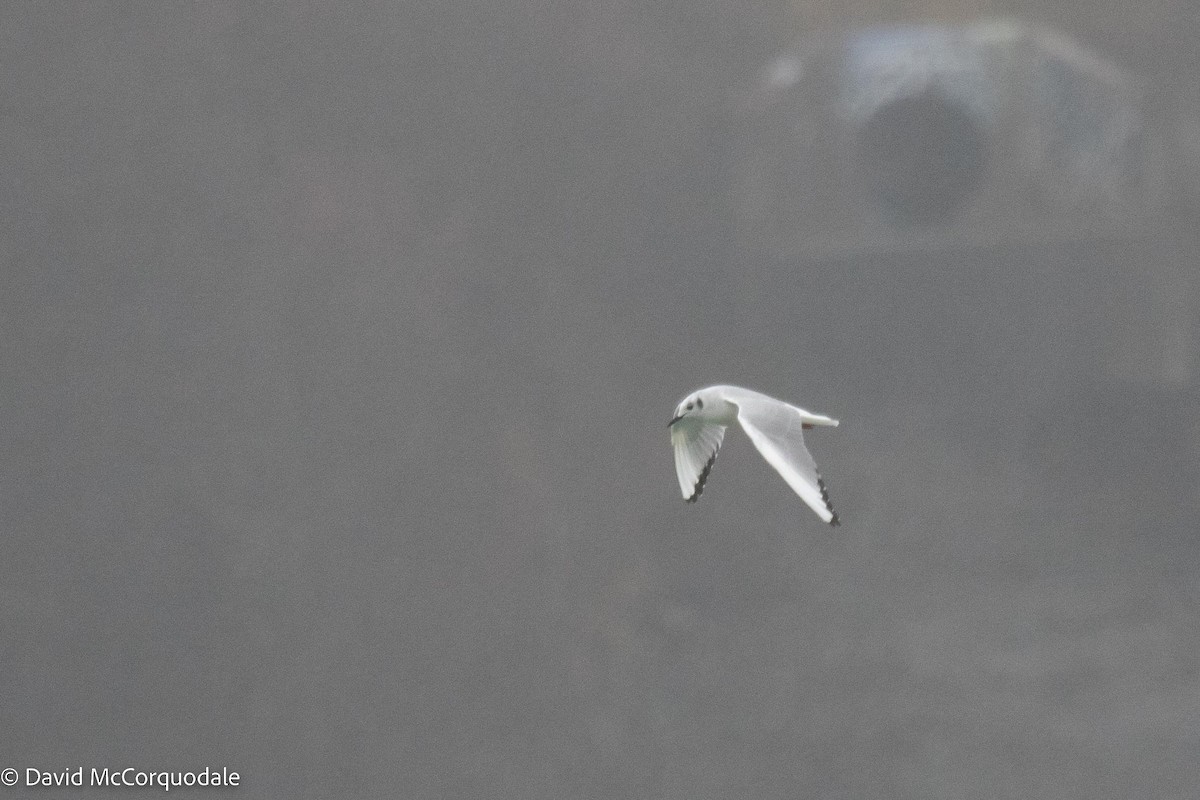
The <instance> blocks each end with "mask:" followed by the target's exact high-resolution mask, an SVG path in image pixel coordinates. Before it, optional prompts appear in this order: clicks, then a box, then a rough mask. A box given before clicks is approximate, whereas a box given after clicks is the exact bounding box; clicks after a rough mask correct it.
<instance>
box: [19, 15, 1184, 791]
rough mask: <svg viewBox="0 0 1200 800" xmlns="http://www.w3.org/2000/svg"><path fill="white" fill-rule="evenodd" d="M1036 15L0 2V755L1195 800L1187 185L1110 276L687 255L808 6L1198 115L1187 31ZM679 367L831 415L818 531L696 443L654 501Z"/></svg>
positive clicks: (592, 785)
mask: <svg viewBox="0 0 1200 800" xmlns="http://www.w3.org/2000/svg"><path fill="white" fill-rule="evenodd" d="M1078 5H1079V4H1077V3H1065V2H1064V3H1060V4H1059V6H1060V7H1058V8H1055V6H1054V4H1041V3H1038V4H1033V3H1019V2H1014V3H1009V4H989V5H987V6H986V7H983V8H967V7H960V6H958V5H955V4H952V3H931V4H928V5H924V6H923V5H922V4H918V3H910V4H907V5H902V6H901V5H895V6H874V5H867V4H861V3H860V4H857V5H856V4H849V5H846V4H840V3H839V4H834V3H830V4H828V7H826V8H809V7H793V6H789V5H788V4H787V3H785V2H783V1H782V0H753V1H752V2H747V3H742V4H734V3H721V2H695V0H687V1H683V0H665V2H658V3H653V4H647V3H643V2H624V1H623V0H601V1H600V2H595V1H594V0H586V1H585V0H580V1H578V2H576V1H575V0H568V2H562V3H551V2H541V1H540V0H502V1H501V2H482V1H479V2H476V1H475V0H456V2H450V3H428V4H420V5H416V6H414V4H410V3H383V2H373V3H350V4H328V3H316V2H310V3H300V2H293V3H286V4H278V5H271V6H268V5H258V4H253V5H252V4H246V3H225V4H215V3H206V4H194V5H193V4H182V3H180V4H158V3H100V2H96V3H76V4H60V3H53V2H44V3H36V4H34V3H10V4H6V5H4V6H3V7H2V9H0V87H2V89H0V101H2V107H0V166H2V168H3V175H4V178H5V180H4V181H3V184H2V185H0V202H2V203H3V212H2V213H3V225H2V226H0V258H2V260H3V267H2V271H0V281H2V283H0V440H2V442H3V458H2V459H0V525H2V527H3V560H2V563H3V567H4V579H3V581H2V582H0V609H2V610H0V618H2V620H3V623H2V628H0V630H2V636H0V709H2V711H0V714H2V717H0V719H2V721H3V725H2V726H0V728H2V730H3V733H0V737H2V738H0V762H2V763H0V766H13V767H16V768H19V769H21V770H22V780H24V769H25V768H26V767H30V766H33V767H38V768H40V769H44V770H62V769H65V768H69V767H70V768H73V767H76V766H84V767H85V768H91V767H93V766H95V767H105V766H108V767H117V768H120V767H125V766H136V767H139V768H142V769H168V768H170V769H200V768H202V767H204V766H210V767H212V766H228V767H230V768H232V769H236V770H238V771H239V772H241V774H242V775H243V776H244V777H243V787H242V788H241V789H239V790H237V791H236V794H237V796H245V797H387V796H397V797H412V798H423V797H429V798H433V797H472V796H474V797H495V798H568V797H579V798H628V797H666V798H689V800H702V799H705V798H742V797H754V798H774V797H780V798H782V797H788V798H792V797H812V798H914V800H916V799H917V798H963V797H989V798H1000V797H1011V798H1029V797H1055V798H1089V799H1093V798H1125V797H1142V798H1152V797H1157V798H1176V797H1178V798H1182V797H1192V796H1194V795H1193V794H1192V793H1193V792H1194V790H1195V788H1196V787H1197V786H1200V758H1197V753H1200V691H1198V690H1200V621H1198V613H1197V612H1198V610H1200V609H1198V604H1200V580H1198V578H1197V572H1198V570H1200V541H1198V540H1197V538H1196V533H1197V532H1196V522H1195V517H1196V511H1197V501H1198V499H1200V490H1198V488H1197V487H1198V481H1197V479H1198V477H1200V476H1198V471H1200V469H1198V467H1200V422H1198V420H1200V415H1198V413H1197V412H1198V411H1200V408H1198V402H1197V392H1196V389H1197V378H1196V376H1197V370H1200V360H1198V358H1197V339H1196V337H1195V330H1194V325H1193V322H1192V320H1193V318H1194V316H1195V314H1196V312H1197V311H1198V310H1200V296H1198V294H1197V291H1196V281H1195V279H1194V276H1193V274H1192V273H1193V269H1194V265H1195V258H1194V255H1192V253H1193V251H1194V249H1195V245H1196V244H1197V240H1196V237H1195V235H1194V233H1192V230H1193V226H1194V219H1195V216H1196V213H1195V209H1196V204H1195V201H1194V197H1193V196H1189V195H1188V194H1187V192H1188V191H1189V190H1188V189H1187V188H1186V187H1187V186H1188V180H1192V178H1188V177H1187V176H1188V175H1191V176H1194V175H1195V174H1196V173H1195V170H1196V169H1197V166H1196V163H1195V162H1194V161H1191V162H1187V161H1184V160H1178V157H1179V153H1181V152H1182V153H1185V154H1186V152H1189V151H1187V150H1186V148H1184V149H1182V150H1180V151H1172V152H1173V155H1172V158H1175V159H1177V160H1175V161H1173V162H1172V164H1171V167H1172V170H1171V171H1172V172H1173V173H1177V174H1181V175H1183V176H1184V177H1182V178H1180V185H1181V186H1183V187H1184V189H1182V190H1180V192H1179V193H1178V194H1179V196H1178V197H1176V198H1175V199H1174V201H1173V204H1172V206H1171V208H1172V211H1171V217H1170V219H1169V220H1168V224H1167V226H1166V229H1165V230H1164V231H1163V233H1162V234H1161V235H1158V236H1156V237H1154V238H1152V239H1150V240H1146V241H1139V242H1130V241H1127V242H1121V243H1099V242H1092V241H1082V242H1077V243H1073V244H1060V245H1057V246H1053V247H1051V246H1045V245H1036V244H1027V245H1022V244H1021V243H1014V244H1012V245H1010V246H1006V247H1003V248H995V249H989V250H975V251H965V252H964V251H959V252H942V253H920V254H918V253H909V254H906V255H889V254H886V253H881V254H876V255H870V256H847V257H844V258H836V257H835V258H822V259H803V258H800V259H791V260H789V259H773V258H769V257H764V256H762V255H755V254H748V253H745V252H743V251H741V250H740V248H738V247H737V246H736V244H735V239H736V237H735V236H734V232H733V231H732V226H733V222H732V220H733V219H734V213H733V209H732V203H733V200H732V198H731V193H730V190H729V186H730V180H731V177H732V174H733V173H734V172H735V171H736V164H735V163H733V162H732V160H731V155H730V154H731V153H732V152H733V151H734V149H735V148H734V144H735V143H734V141H733V138H734V136H735V133H734V131H735V128H736V125H735V123H736V122H737V116H738V109H739V98H741V97H743V96H744V95H745V93H746V92H747V91H748V90H749V88H750V87H751V85H752V83H753V81H754V80H755V78H756V76H757V74H758V72H759V70H760V69H761V68H762V65H763V64H765V63H768V62H769V60H770V59H771V58H772V57H773V56H774V55H775V54H776V53H777V52H778V51H779V50H780V48H782V47H785V46H786V45H787V44H788V43H789V42H791V41H792V40H793V39H794V38H795V37H796V36H797V35H798V34H800V33H801V32H803V31H804V30H806V29H809V28H811V27H815V26H818V25H822V26H828V25H845V24H851V23H860V22H868V21H873V22H881V21H883V22H886V21H888V20H890V19H894V18H899V17H923V16H933V17H938V16H943V17H946V18H959V17H961V18H969V17H970V16H971V15H973V14H974V13H975V12H977V11H986V12H989V13H999V12H1006V13H1007V12H1012V13H1018V14H1024V16H1025V18H1026V19H1028V20H1031V21H1034V22H1039V21H1040V22H1048V23H1052V24H1054V25H1056V26H1057V27H1058V29H1059V30H1061V31H1063V32H1065V33H1067V34H1070V35H1073V36H1075V37H1077V38H1079V39H1080V40H1081V41H1084V42H1087V43H1088V44H1090V45H1092V46H1094V47H1095V48H1097V49H1099V50H1100V51H1101V52H1103V53H1105V55H1106V56H1107V57H1109V58H1111V59H1113V60H1114V61H1115V62H1116V63H1118V64H1121V65H1122V66H1124V67H1126V68H1128V69H1130V70H1132V71H1134V72H1136V73H1138V74H1139V75H1141V76H1143V77H1144V78H1146V79H1147V81H1148V82H1149V84H1150V85H1152V86H1153V87H1155V91H1156V95H1155V97H1156V98H1157V100H1156V102H1157V103H1158V104H1159V105H1158V107H1159V108H1162V109H1178V108H1182V109H1185V110H1186V109H1188V108H1193V109H1194V108H1197V107H1200V102H1198V98H1200V95H1198V90H1197V86H1198V85H1200V81H1198V80H1197V76H1198V75H1200V54H1198V53H1197V50H1196V45H1195V42H1196V41H1200V23H1198V21H1197V15H1196V13H1195V10H1194V9H1193V8H1192V7H1191V5H1190V3H1188V2H1183V0H1180V2H1170V1H1169V0H1163V2H1158V3H1140V4H1129V3H1120V4H1118V3H1116V2H1112V3H1096V4H1092V5H1091V6H1090V7H1089V9H1088V10H1087V13H1086V14H1075V13H1073V9H1074V8H1076V7H1077V6H1078ZM1166 117H1170V115H1169V114H1168V115H1166ZM1168 122H1169V120H1168ZM1164 125H1166V123H1164ZM1168 127H1169V126H1168ZM1191 152H1193V153H1194V151H1191ZM1189 171H1190V172H1189ZM1191 185H1192V186H1195V184H1194V183H1193V184H1191ZM715 382H734V383H741V384H745V385H749V386H753V387H755V388H758V389H760V390H762V391H766V392H769V393H772V394H775V395H777V396H780V397H784V398H786V399H789V400H792V401H793V402H796V403H799V404H801V405H804V406H806V407H808V408H811V409H813V410H815V411H819V412H825V413H829V414H832V415H834V416H837V417H840V418H841V419H842V422H843V424H842V426H841V427H840V428H838V429H837V430H821V431H815V432H814V433H813V435H812V436H811V437H810V438H809V443H810V447H811V449H812V450H813V451H814V453H815V454H816V456H817V459H818V461H819V462H820V463H821V465H822V468H823V471H824V473H825V475H826V477H827V479H828V482H829V485H830V489H831V492H832V495H833V499H834V502H835V505H836V506H837V508H838V510H839V512H840V513H841V515H842V518H843V520H844V524H843V526H842V527H841V528H839V529H836V530H831V529H829V528H827V527H825V526H822V525H821V524H820V523H819V521H818V520H817V518H816V517H815V515H813V514H812V513H811V512H810V511H809V510H808V509H807V508H805V507H804V506H803V505H802V504H801V503H800V501H799V500H798V499H797V498H796V497H795V496H794V495H792V494H791V493H790V491H789V490H788V489H787V487H786V486H785V485H784V484H783V482H782V481H780V480H779V479H778V478H777V476H775V475H774V474H773V473H772V472H771V471H770V469H769V467H767V466H766V465H765V464H764V463H763V462H762V461H761V459H759V457H758V456H757V454H756V453H755V452H754V451H753V448H752V447H751V446H750V445H749V443H748V442H747V441H746V440H745V438H744V437H742V436H740V435H737V436H731V437H730V438H729V440H728V444H727V446H726V448H725V452H724V453H723V455H722V457H721V459H720V462H719V463H718V465H717V467H716V470H715V472H714V476H713V480H712V481H711V482H710V484H709V489H708V491H706V492H705V495H704V501H703V502H702V503H700V504H699V505H697V506H688V505H685V504H684V503H682V502H681V501H680V499H679V496H678V490H677V487H676V485H675V476H674V474H673V472H672V468H671V455H670V448H669V444H668V438H667V432H666V428H665V423H666V420H667V417H668V416H669V414H670V411H671V409H672V408H673V407H674V404H675V403H676V402H677V401H678V399H679V398H680V397H681V396H682V395H683V394H685V393H686V392H687V391H690V390H691V389H693V388H696V387H698V386H701V385H705V384H708V383H715ZM6 791H8V792H9V793H11V794H13V795H22V794H24V793H27V792H28V793H31V792H29V790H6ZM51 794H53V793H49V792H43V793H42V795H41V796H48V795H51ZM64 794H66V795H68V796H75V797H77V796H81V795H84V794H89V792H87V791H86V790H84V791H78V790H77V791H73V792H66V793H64ZM105 796H108V795H107V794H106V795H105ZM231 796H232V795H231Z"/></svg>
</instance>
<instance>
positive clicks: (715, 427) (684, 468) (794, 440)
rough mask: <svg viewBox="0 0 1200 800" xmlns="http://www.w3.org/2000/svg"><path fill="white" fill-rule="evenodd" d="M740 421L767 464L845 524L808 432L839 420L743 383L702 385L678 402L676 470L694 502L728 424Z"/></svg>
mask: <svg viewBox="0 0 1200 800" xmlns="http://www.w3.org/2000/svg"><path fill="white" fill-rule="evenodd" d="M735 420H736V421H737V422H739V423H741V426H742V430H744V431H745V432H746V435H747V436H749V437H750V441H752V442H754V446H755V447H757V448H758V452H760V453H762V457H763V458H765V459H766V460H767V463H768V464H770V465H771V466H772V467H774V468H775V470H776V471H777V472H778V473H779V474H780V475H782V476H783V479H784V480H785V481H787V484H788V486H791V487H792V489H793V490H794V491H795V492H796V494H798V495H800V499H802V500H803V501H804V502H806V503H808V505H809V506H810V507H811V508H812V510H813V511H815V512H817V516H819V517H820V518H821V519H823V520H825V521H826V522H828V523H829V524H830V525H839V524H841V521H840V520H839V519H838V515H837V512H835V511H834V510H833V505H832V504H831V503H830V502H829V491H828V490H827V489H826V488H825V481H823V480H822V479H821V474H820V473H819V472H817V464H816V462H815V461H813V457H812V456H811V455H810V454H809V452H808V449H807V448H806V447H805V446H804V434H803V431H806V430H809V429H810V428H813V427H815V426H817V425H824V426H831V427H832V426H836V425H837V424H838V421H837V420H836V419H832V418H830V417H826V416H823V415H821V414H813V413H811V412H809V411H805V410H804V409H803V408H797V407H796V406H793V405H789V404H787V403H785V402H783V401H782V400H776V399H775V398H774V397H768V396H767V395H765V394H760V393H759V392H755V391H751V390H750V389H743V388H742V387H740V386H709V387H708V388H705V389H698V390H697V391H694V392H692V393H691V394H689V395H688V396H687V397H685V398H683V400H682V401H681V402H680V403H679V405H678V406H676V407H675V415H674V416H673V417H671V422H670V423H669V427H670V428H671V444H672V445H673V446H674V448H675V473H676V475H677V476H678V477H679V489H680V491H682V492H683V497H684V499H685V500H687V501H688V502H689V503H694V502H696V501H697V500H699V499H700V494H701V493H702V492H703V491H704V482H705V481H707V480H708V473H709V472H710V471H712V465H713V462H714V461H716V460H717V451H718V450H720V449H721V440H722V439H724V438H725V428H726V426H728V425H730V424H731V423H733V422H734V421H735Z"/></svg>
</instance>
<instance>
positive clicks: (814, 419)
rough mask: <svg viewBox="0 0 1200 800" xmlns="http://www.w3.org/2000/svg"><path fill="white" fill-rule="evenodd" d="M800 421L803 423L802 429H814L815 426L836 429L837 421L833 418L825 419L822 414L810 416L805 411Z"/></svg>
mask: <svg viewBox="0 0 1200 800" xmlns="http://www.w3.org/2000/svg"><path fill="white" fill-rule="evenodd" d="M801 419H802V421H803V422H804V427H806V428H811V427H815V426H817V425H821V426H823V427H828V428H836V427H837V424H838V421H837V420H836V419H834V418H833V417H826V416H824V415H823V414H812V413H809V412H807V411H805V412H804V415H803V417H801Z"/></svg>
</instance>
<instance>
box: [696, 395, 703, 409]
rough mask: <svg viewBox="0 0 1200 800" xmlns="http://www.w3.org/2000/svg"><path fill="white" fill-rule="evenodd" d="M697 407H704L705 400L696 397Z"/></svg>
mask: <svg viewBox="0 0 1200 800" xmlns="http://www.w3.org/2000/svg"><path fill="white" fill-rule="evenodd" d="M696 408H704V401H703V400H701V399H700V398H699V397H697V398H696Z"/></svg>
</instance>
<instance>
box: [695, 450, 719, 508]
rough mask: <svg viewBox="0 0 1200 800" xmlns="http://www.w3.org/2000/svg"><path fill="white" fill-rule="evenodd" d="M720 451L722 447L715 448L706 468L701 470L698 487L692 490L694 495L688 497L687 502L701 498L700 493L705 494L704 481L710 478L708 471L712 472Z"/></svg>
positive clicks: (697, 482)
mask: <svg viewBox="0 0 1200 800" xmlns="http://www.w3.org/2000/svg"><path fill="white" fill-rule="evenodd" d="M719 452H721V448H720V447H718V448H717V449H716V450H713V454H712V455H711V456H709V457H708V463H707V464H705V465H704V469H702V470H700V477H699V478H697V479H696V489H695V491H693V492H692V496H691V497H689V498H687V502H689V503H694V502H696V501H697V500H699V499H700V495H702V494H704V482H705V481H707V480H708V473H710V472H712V467H713V462H715V461H716V460H717V453H719Z"/></svg>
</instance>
